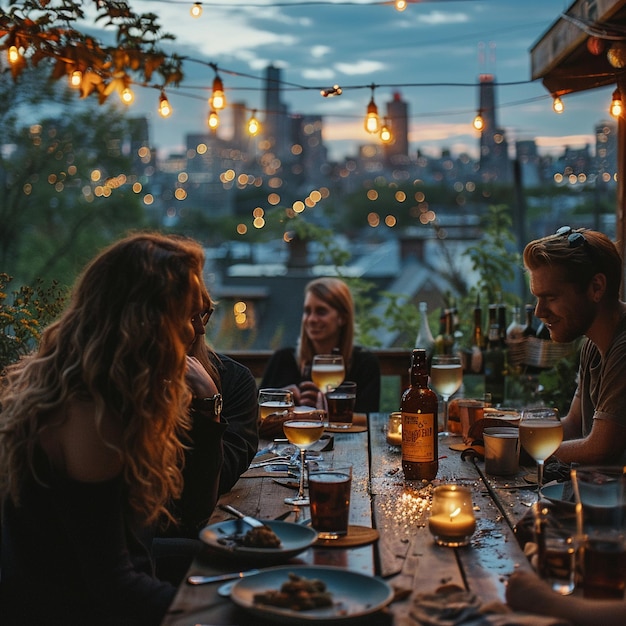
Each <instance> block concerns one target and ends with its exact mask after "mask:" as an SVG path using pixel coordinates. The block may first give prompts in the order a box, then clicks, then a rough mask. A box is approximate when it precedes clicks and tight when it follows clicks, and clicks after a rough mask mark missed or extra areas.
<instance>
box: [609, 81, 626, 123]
mask: <svg viewBox="0 0 626 626" xmlns="http://www.w3.org/2000/svg"><path fill="white" fill-rule="evenodd" d="M623 109H624V105H623V103H622V94H621V92H620V90H619V87H618V88H617V89H616V90H615V91H614V92H613V98H612V100H611V106H610V107H609V113H610V114H611V115H612V116H613V117H614V118H616V119H617V118H618V117H621V115H622V112H623Z"/></svg>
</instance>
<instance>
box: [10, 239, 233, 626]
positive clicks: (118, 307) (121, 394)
mask: <svg viewBox="0 0 626 626" xmlns="http://www.w3.org/2000/svg"><path fill="white" fill-rule="evenodd" d="M203 263H204V257H203V252H202V248H201V247H200V246H199V244H197V243H196V242H194V241H191V240H187V239H183V238H178V237H172V236H164V235H160V234H156V233H140V234H135V235H131V236H129V237H127V238H125V239H122V240H121V241H119V242H117V243H115V244H113V245H111V246H110V247H109V248H107V249H106V250H104V251H103V252H101V253H100V254H99V255H98V256H96V258H95V259H94V260H93V261H92V262H91V263H90V264H89V265H88V266H87V267H86V269H85V270H84V271H83V273H82V275H81V276H80V278H79V279H78V281H77V283H76V285H75V289H74V291H73V294H72V298H71V301H70V303H69V305H68V307H67V309H66V310H65V312H64V313H63V314H62V315H61V316H60V318H59V319H58V320H57V321H56V322H54V323H53V324H51V325H50V326H49V327H48V328H47V329H46V330H45V332H44V334H43V336H42V340H41V344H40V346H39V349H38V350H37V351H36V352H35V353H34V354H32V355H30V356H29V357H27V358H24V359H22V360H21V361H20V362H18V363H16V364H14V365H12V366H11V367H9V368H8V369H7V372H6V375H5V376H4V380H3V382H2V385H1V386H0V405H1V407H2V411H1V412H0V496H1V497H2V533H3V534H2V548H1V552H0V556H1V571H2V578H1V582H0V614H1V615H2V623H3V624H64V625H72V624H86V623H89V624H107V625H108V624H124V625H130V624H133V625H134V624H158V623H159V622H160V621H161V619H162V617H163V615H164V613H165V611H166V610H167V607H168V606H169V604H170V602H171V600H172V598H173V596H174V593H175V588H174V587H172V586H171V585H169V584H167V583H163V582H161V581H158V580H156V579H155V578H154V577H153V575H152V571H151V562H150V557H149V554H148V552H146V551H145V550H143V552H142V544H141V542H140V541H139V539H138V537H139V536H140V533H141V532H142V531H143V530H144V529H146V528H150V527H154V525H155V524H157V523H158V522H159V521H160V520H162V519H166V520H167V519H168V518H171V513H169V508H168V507H169V505H170V504H171V502H172V501H175V500H176V499H177V498H179V497H180V495H181V492H182V488H183V480H182V466H183V456H184V451H185V444H184V443H183V442H184V440H185V437H186V434H187V432H188V430H189V428H190V417H189V412H188V408H189V406H190V403H191V400H192V397H193V396H204V395H209V394H210V393H211V392H212V391H213V389H214V385H213V382H212V381H211V379H210V377H209V376H208V374H207V373H206V370H205V369H204V368H203V367H202V366H201V365H200V363H199V362H198V361H197V360H196V359H194V358H193V357H188V356H187V352H188V350H189V347H190V345H191V343H192V342H193V340H194V337H195V327H196V326H197V324H198V321H197V318H198V316H199V315H200V314H201V311H202V302H203V294H204V293H206V288H205V287H204V285H203V282H202V267H203ZM207 379H208V380H207ZM207 420H208V421H210V422H211V425H212V427H213V428H214V440H215V449H214V451H213V453H214V454H215V455H218V456H219V455H221V436H222V431H223V425H221V424H220V423H219V417H215V416H210V417H207ZM208 491H210V489H208ZM213 492H214V497H216V496H217V484H216V485H215V486H214V487H213Z"/></svg>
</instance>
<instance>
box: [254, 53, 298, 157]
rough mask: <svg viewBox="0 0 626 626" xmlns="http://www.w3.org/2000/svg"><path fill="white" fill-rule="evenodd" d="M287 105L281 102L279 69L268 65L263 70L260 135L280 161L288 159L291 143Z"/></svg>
mask: <svg viewBox="0 0 626 626" xmlns="http://www.w3.org/2000/svg"><path fill="white" fill-rule="evenodd" d="M289 131H290V124H289V114H288V110H287V105H286V104H285V103H284V102H282V101H281V77H280V68H278V67H274V66H273V65H269V66H268V67H267V68H266V70H265V123H264V124H263V126H262V129H261V133H262V135H263V138H264V139H265V141H266V142H267V149H268V150H269V151H270V152H273V153H274V154H275V155H276V156H277V157H278V158H279V159H281V161H282V160H283V159H285V158H289V154H290V148H291V141H290V137H289Z"/></svg>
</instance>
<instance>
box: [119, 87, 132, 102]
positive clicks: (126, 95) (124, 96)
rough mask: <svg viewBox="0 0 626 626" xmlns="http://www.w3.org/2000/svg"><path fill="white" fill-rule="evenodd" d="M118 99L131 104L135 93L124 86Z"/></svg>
mask: <svg viewBox="0 0 626 626" xmlns="http://www.w3.org/2000/svg"><path fill="white" fill-rule="evenodd" d="M120 99H121V100H122V102H123V103H124V104H132V103H133V101H134V100H135V94H134V93H133V90H132V89H131V88H130V87H125V88H124V89H123V90H122V93H121V94H120Z"/></svg>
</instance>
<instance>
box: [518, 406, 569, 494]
mask: <svg viewBox="0 0 626 626" xmlns="http://www.w3.org/2000/svg"><path fill="white" fill-rule="evenodd" d="M519 440H520V443H521V444H522V447H523V448H524V450H526V452H528V454H530V456H531V457H532V458H533V459H535V461H537V499H539V498H540V497H541V484H542V483H543V464H544V461H545V460H546V459H547V458H548V457H549V456H550V455H551V454H554V453H555V452H556V451H557V449H558V447H559V446H560V445H561V442H562V441H563V424H561V420H560V418H559V411H558V410H557V409H554V408H549V407H536V408H531V409H524V410H523V411H522V416H521V418H520V422H519Z"/></svg>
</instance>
